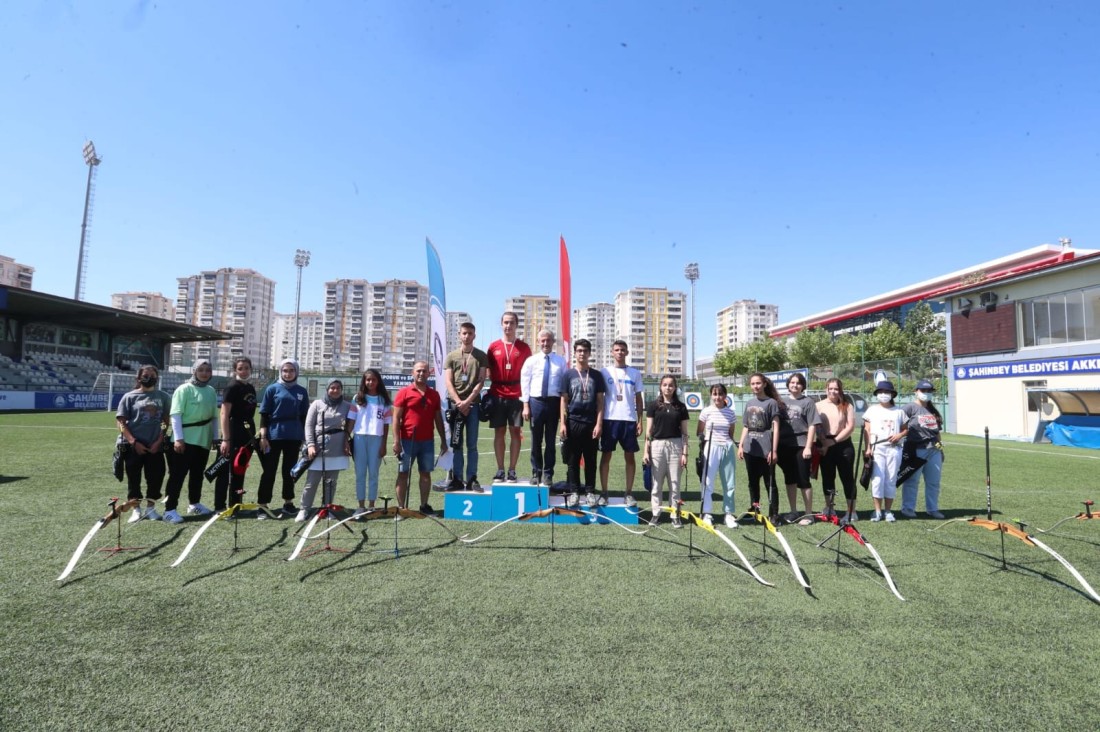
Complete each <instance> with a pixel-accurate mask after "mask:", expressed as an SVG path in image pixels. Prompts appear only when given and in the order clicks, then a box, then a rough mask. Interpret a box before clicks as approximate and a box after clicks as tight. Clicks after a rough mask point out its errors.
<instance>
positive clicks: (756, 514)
mask: <svg viewBox="0 0 1100 732" xmlns="http://www.w3.org/2000/svg"><path fill="white" fill-rule="evenodd" d="M748 519H752V520H753V521H755V522H756V523H758V524H763V525H764V528H765V529H766V530H767V531H769V532H770V533H772V534H775V538H776V540H777V541H778V542H779V545H780V546H781V547H783V553H784V554H786V555H787V561H788V562H790V564H791V571H792V572H794V576H795V579H797V580H798V584H800V585H802V587H803V588H804V589H807V590H808V589H810V583H809V582H807V581H806V578H805V577H804V576H802V570H801V569H800V568H799V566H798V560H797V559H795V558H794V552H793V551H792V550H791V545H790V544H788V543H787V539H786V537H784V536H783V535H782V534H780V533H779V530H778V529H776V528H775V524H773V523H772V522H771V521H770V520H769V519H768V517H767V516H765V515H764V514H763V513H761V512H760V504H758V503H754V504H753V505H752V510H750V511H747V512H746V513H743V514H742V515H741V520H743V521H744V520H748ZM764 537H765V546H767V541H766V539H767V534H765V535H764Z"/></svg>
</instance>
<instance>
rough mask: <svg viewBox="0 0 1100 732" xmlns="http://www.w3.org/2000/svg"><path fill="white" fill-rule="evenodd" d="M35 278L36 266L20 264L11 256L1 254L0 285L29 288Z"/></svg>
mask: <svg viewBox="0 0 1100 732" xmlns="http://www.w3.org/2000/svg"><path fill="white" fill-rule="evenodd" d="M33 280H34V267H28V266H27V265H25V264H20V263H19V262H16V261H15V260H14V259H12V258H11V257H5V256H4V255H2V254H0V285H3V286H5V287H18V288H20V289H22V290H29V289H31V282H32V281H33Z"/></svg>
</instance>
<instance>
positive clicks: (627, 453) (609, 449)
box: [600, 340, 645, 506]
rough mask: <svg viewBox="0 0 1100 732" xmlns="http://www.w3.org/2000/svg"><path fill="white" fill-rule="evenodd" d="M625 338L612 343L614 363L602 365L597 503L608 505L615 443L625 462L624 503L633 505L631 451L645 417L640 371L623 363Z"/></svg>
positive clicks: (635, 450) (632, 456)
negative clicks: (604, 387) (603, 391)
mask: <svg viewBox="0 0 1100 732" xmlns="http://www.w3.org/2000/svg"><path fill="white" fill-rule="evenodd" d="M629 352H630V351H629V349H628V347H627V345H626V341H623V340H617V341H615V342H614V343H612V344H611V358H612V360H613V362H614V363H613V364H612V365H611V366H608V367H606V368H604V370H603V377H604V381H605V382H606V384H607V394H606V396H605V398H604V410H603V425H604V428H603V434H602V435H600V451H601V452H602V453H603V455H601V456H600V505H603V506H606V505H607V479H608V473H609V472H610V469H611V454H612V453H613V452H615V445H622V448H623V459H624V460H625V461H626V491H625V493H624V494H623V497H624V501H625V503H626V505H627V506H636V505H638V502H637V501H635V500H634V495H633V491H634V473H635V465H636V464H635V461H634V453H636V452H638V437H639V436H640V435H641V434H642V420H643V419H645V400H644V398H643V396H642V394H643V393H644V388H643V385H642V372H641V371H639V370H638V369H636V368H634V367H633V366H627V365H626V356H627V354H628V353H629Z"/></svg>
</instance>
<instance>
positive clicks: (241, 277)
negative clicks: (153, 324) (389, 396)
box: [171, 267, 275, 374]
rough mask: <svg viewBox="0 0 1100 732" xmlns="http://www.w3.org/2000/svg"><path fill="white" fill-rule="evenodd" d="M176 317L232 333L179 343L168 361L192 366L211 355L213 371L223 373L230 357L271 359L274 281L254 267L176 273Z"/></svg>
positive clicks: (262, 361)
mask: <svg viewBox="0 0 1100 732" xmlns="http://www.w3.org/2000/svg"><path fill="white" fill-rule="evenodd" d="M177 282H179V290H178V292H177V294H176V322H177V323H187V324H189V325H198V326H201V327H203V328H213V329H214V330H220V331H223V332H226V333H230V334H231V335H232V337H231V338H230V339H229V340H225V341H202V342H197V343H178V344H174V345H173V346H172V358H171V363H172V364H173V365H183V366H190V365H191V363H193V362H194V361H195V359H197V358H199V357H205V358H209V359H210V363H211V365H212V366H213V367H214V373H216V374H226V373H229V371H230V369H232V367H233V359H235V358H237V357H238V356H248V357H249V358H250V359H252V363H253V364H267V363H270V362H271V321H272V317H273V316H274V314H275V282H274V280H269V279H268V278H266V277H264V276H263V275H262V274H260V273H259V272H257V271H255V270H252V269H240V268H234V267H223V268H222V269H219V270H216V271H205V272H201V273H200V274H197V275H192V276H190V277H179V278H177Z"/></svg>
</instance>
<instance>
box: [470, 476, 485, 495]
mask: <svg viewBox="0 0 1100 732" xmlns="http://www.w3.org/2000/svg"><path fill="white" fill-rule="evenodd" d="M466 490H468V491H473V492H474V493H482V492H483V491H482V488H481V483H478V482H477V476H474V477H473V478H470V482H469V483H467V484H466Z"/></svg>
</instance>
